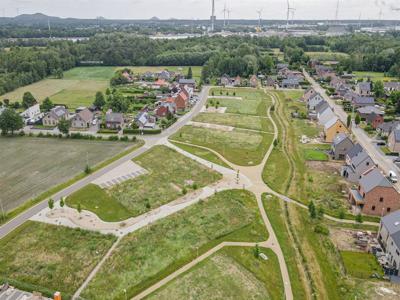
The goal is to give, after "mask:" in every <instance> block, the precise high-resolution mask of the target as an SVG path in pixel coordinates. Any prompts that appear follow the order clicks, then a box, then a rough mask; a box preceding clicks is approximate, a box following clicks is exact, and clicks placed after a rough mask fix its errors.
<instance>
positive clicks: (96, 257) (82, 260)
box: [0, 221, 116, 299]
mask: <svg viewBox="0 0 400 300" xmlns="http://www.w3.org/2000/svg"><path fill="white" fill-rule="evenodd" d="M115 239H116V238H115V237H114V236H111V235H102V234H100V233H96V232H92V231H84V230H80V229H72V228H68V227H63V226H55V225H49V224H44V223H39V222H32V221H28V222H26V223H24V224H23V225H21V226H20V227H18V228H17V229H16V230H14V231H13V232H11V233H10V234H9V235H7V236H6V237H5V238H3V239H2V240H0V253H1V255H0V280H1V282H4V281H7V280H9V281H10V284H11V285H13V286H17V287H19V288H21V289H25V290H33V291H41V292H43V293H45V294H46V295H48V296H52V294H53V293H54V292H55V291H60V292H61V293H62V295H63V299H70V296H71V295H72V294H73V293H74V292H75V291H76V290H77V289H78V288H79V286H80V285H81V284H82V283H83V281H84V280H85V279H86V277H87V276H88V275H89V273H90V272H91V270H92V269H93V268H94V267H95V266H96V264H97V263H98V262H99V261H100V260H101V258H102V257H103V256H104V255H105V253H106V252H107V250H108V249H109V248H110V247H111V245H112V244H113V242H114V241H115Z"/></svg>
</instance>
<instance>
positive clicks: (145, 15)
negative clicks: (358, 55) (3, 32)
mask: <svg viewBox="0 0 400 300" xmlns="http://www.w3.org/2000/svg"><path fill="white" fill-rule="evenodd" d="M286 1H287V0H215V2H216V3H215V6H216V16H217V18H218V19H223V9H224V6H225V3H226V6H227V8H229V9H230V10H231V13H230V16H231V18H232V19H256V18H258V14H257V10H260V9H262V18H263V19H267V20H268V19H286V9H287V2H286ZM337 1H338V0H290V3H291V6H292V7H294V8H295V16H294V18H295V19H321V20H324V19H335V14H336V5H337ZM339 1H340V6H339V13H338V19H358V18H359V17H360V16H361V18H362V19H379V15H380V11H382V19H391V20H393V19H395V20H399V19H400V0H339ZM393 8H395V9H396V8H398V10H395V9H393ZM36 12H40V13H44V14H47V15H51V16H58V17H75V18H95V17H98V16H102V17H105V18H107V19H149V18H151V17H154V16H156V17H158V18H160V19H169V18H177V19H208V18H209V17H210V15H211V0H0V16H6V17H12V16H15V15H17V13H19V14H23V13H27V14H31V13H36Z"/></svg>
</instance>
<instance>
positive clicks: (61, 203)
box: [60, 197, 65, 208]
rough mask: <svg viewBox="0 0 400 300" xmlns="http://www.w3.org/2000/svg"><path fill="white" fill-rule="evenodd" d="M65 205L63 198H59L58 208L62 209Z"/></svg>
mask: <svg viewBox="0 0 400 300" xmlns="http://www.w3.org/2000/svg"><path fill="white" fill-rule="evenodd" d="M64 205H65V201H64V197H61V199H60V207H61V208H63V207H64Z"/></svg>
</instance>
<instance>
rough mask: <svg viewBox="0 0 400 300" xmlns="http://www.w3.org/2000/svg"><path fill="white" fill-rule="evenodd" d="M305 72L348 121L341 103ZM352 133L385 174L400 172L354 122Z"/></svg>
mask: <svg viewBox="0 0 400 300" xmlns="http://www.w3.org/2000/svg"><path fill="white" fill-rule="evenodd" d="M303 73H304V75H305V77H306V78H307V80H308V81H309V82H310V83H311V85H312V87H313V88H314V89H315V91H317V92H318V93H320V94H321V95H322V96H323V98H324V99H325V100H326V101H327V102H328V103H329V105H330V106H331V108H332V109H333V111H334V112H335V113H336V115H337V116H338V117H339V119H340V120H341V121H342V122H343V123H344V124H346V123H347V113H346V112H345V111H344V110H343V107H342V106H341V105H338V104H337V103H336V102H335V100H332V99H331V98H330V97H329V96H328V95H327V94H326V93H325V90H324V89H323V88H322V87H321V86H320V85H319V84H318V83H317V82H316V81H315V80H314V79H313V78H312V77H311V76H310V75H309V74H308V73H307V72H306V71H305V70H303ZM352 133H353V134H354V136H355V138H356V140H357V141H358V143H359V144H360V145H361V146H363V148H364V149H365V150H366V151H367V152H368V154H369V155H370V156H371V158H372V160H373V161H374V162H375V163H376V164H377V165H378V167H379V168H381V169H382V170H383V172H384V173H385V175H389V171H391V170H393V171H397V173H398V174H399V169H398V168H397V166H396V165H395V164H394V163H393V161H392V160H391V159H390V158H389V157H387V156H386V155H384V154H383V153H382V152H381V151H379V150H378V149H377V146H376V145H375V144H374V142H373V140H372V139H371V138H370V137H369V136H368V135H367V134H366V133H365V132H364V130H363V129H361V128H359V127H357V126H356V125H355V124H354V122H353V124H352ZM399 175H400V174H399ZM395 187H396V188H397V190H400V182H398V183H397V184H396V185H395Z"/></svg>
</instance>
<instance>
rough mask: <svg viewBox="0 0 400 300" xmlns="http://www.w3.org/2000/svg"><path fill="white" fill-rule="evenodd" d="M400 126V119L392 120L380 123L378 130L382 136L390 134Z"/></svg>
mask: <svg viewBox="0 0 400 300" xmlns="http://www.w3.org/2000/svg"><path fill="white" fill-rule="evenodd" d="M399 126H400V121H390V122H385V123H382V124H380V125H378V128H377V131H378V132H379V134H380V135H381V136H389V134H390V133H391V132H392V131H393V130H395V129H396V128H397V127H399Z"/></svg>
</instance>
